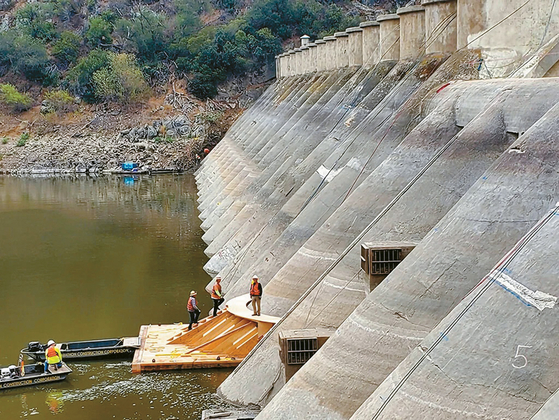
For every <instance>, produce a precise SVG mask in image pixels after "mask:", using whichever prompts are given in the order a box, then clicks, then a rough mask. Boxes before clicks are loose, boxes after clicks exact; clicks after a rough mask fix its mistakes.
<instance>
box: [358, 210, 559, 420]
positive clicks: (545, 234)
mask: <svg viewBox="0 0 559 420" xmlns="http://www.w3.org/2000/svg"><path fill="white" fill-rule="evenodd" d="M558 234H559V203H558V206H554V207H553V208H552V210H551V211H550V212H549V213H547V214H546V215H545V216H544V218H542V219H541V220H540V221H539V222H538V223H536V224H535V226H533V227H532V229H531V230H530V231H529V232H528V233H527V234H526V235H525V236H524V237H523V238H522V239H521V240H520V241H519V242H518V243H517V244H516V245H515V246H514V247H513V248H512V249H511V250H509V252H508V253H506V254H505V255H504V256H503V257H502V259H501V260H500V261H499V263H498V264H497V265H496V266H495V268H494V269H493V270H491V271H490V272H489V274H488V275H486V276H485V277H483V279H482V281H481V282H480V283H479V284H478V285H477V286H476V287H475V288H474V289H473V290H472V291H471V292H470V293H469V295H468V296H467V297H466V298H465V299H464V300H463V301H462V302H460V303H459V304H458V305H457V306H456V307H455V308H454V309H453V310H452V312H451V313H450V314H449V315H447V316H446V317H445V319H444V320H443V321H442V322H441V323H440V324H439V325H437V326H436V327H435V328H434V329H433V330H432V331H431V333H430V334H429V335H428V336H427V337H426V338H425V339H424V340H423V341H422V342H421V344H420V345H419V346H417V347H415V349H414V350H413V351H412V352H411V353H410V355H409V356H408V357H407V358H406V359H405V360H404V361H403V362H402V363H401V364H400V365H399V366H398V367H397V368H396V369H395V370H394V371H393V372H392V373H391V374H390V376H389V377H388V378H387V379H386V380H385V381H384V382H383V383H382V384H381V385H380V386H379V388H377V390H376V391H375V392H374V393H373V394H372V395H371V396H370V397H369V398H368V399H367V401H365V403H364V404H363V405H362V406H361V407H360V408H359V409H358V410H357V411H356V412H355V414H354V415H353V416H352V417H351V419H352V420H361V419H363V420H364V419H367V420H369V419H394V418H409V417H412V416H414V414H415V413H418V412H420V413H421V414H422V415H423V416H425V417H426V418H429V419H434V420H438V419H441V420H442V419H448V418H449V415H451V416H452V417H454V418H458V417H460V418H463V419H473V418H487V419H493V418H510V419H519V420H521V419H530V418H532V416H533V415H534V414H535V413H536V412H537V411H538V410H539V409H540V408H541V407H542V406H543V405H544V403H545V402H546V401H547V400H548V399H549V398H550V397H551V396H552V394H553V391H554V390H556V389H557V388H558V387H559V376H558V375H557V373H556V372H557V371H558V369H559V368H558V366H559V352H558V351H557V332H558V331H559V318H558V317H557V303H558V302H557V300H558V298H557V296H559V282H558V281H557V276H559V265H558V264H557V258H556V256H557V252H559V242H558V241H557V235H558ZM505 325H506V326H507V327H506V328H504V327H503V326H505ZM542 415H543V414H542ZM555 418H557V411H556V412H555Z"/></svg>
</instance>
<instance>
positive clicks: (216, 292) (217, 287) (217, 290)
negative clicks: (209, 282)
mask: <svg viewBox="0 0 559 420" xmlns="http://www.w3.org/2000/svg"><path fill="white" fill-rule="evenodd" d="M224 300H225V299H223V292H222V291H221V277H219V276H217V277H216V278H215V284H214V285H213V287H212V301H213V303H214V314H213V316H217V311H218V310H219V305H221V304H222V303H223V301H224Z"/></svg>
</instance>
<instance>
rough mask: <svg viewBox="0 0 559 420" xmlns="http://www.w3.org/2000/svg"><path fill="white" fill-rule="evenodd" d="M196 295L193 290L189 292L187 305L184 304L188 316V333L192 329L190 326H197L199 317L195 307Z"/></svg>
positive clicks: (198, 310) (196, 306)
mask: <svg viewBox="0 0 559 420" xmlns="http://www.w3.org/2000/svg"><path fill="white" fill-rule="evenodd" d="M197 294H198V293H196V292H195V291H194V290H193V291H192V292H190V297H189V298H188V303H187V304H186V310H187V311H188V315H189V316H190V323H189V324H188V331H190V330H191V329H192V325H194V326H196V325H198V317H199V316H200V309H198V305H196V295H197Z"/></svg>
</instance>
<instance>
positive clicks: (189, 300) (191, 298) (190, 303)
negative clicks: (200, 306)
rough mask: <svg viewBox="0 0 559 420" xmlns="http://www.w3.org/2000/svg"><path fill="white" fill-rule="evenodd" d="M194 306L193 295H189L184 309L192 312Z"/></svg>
mask: <svg viewBox="0 0 559 420" xmlns="http://www.w3.org/2000/svg"><path fill="white" fill-rule="evenodd" d="M195 306H196V299H195V298H194V296H191V297H190V298H189V299H188V303H187V304H186V309H187V310H188V312H194V311H195V309H194V307H195Z"/></svg>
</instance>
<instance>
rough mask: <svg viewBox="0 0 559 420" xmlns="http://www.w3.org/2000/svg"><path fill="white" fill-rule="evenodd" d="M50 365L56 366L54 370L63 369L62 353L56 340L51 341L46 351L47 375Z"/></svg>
mask: <svg viewBox="0 0 559 420" xmlns="http://www.w3.org/2000/svg"><path fill="white" fill-rule="evenodd" d="M49 365H54V370H58V369H59V368H61V367H62V353H60V349H59V348H58V347H56V343H55V342H54V340H49V342H48V343H47V349H46V350H45V373H49Z"/></svg>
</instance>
